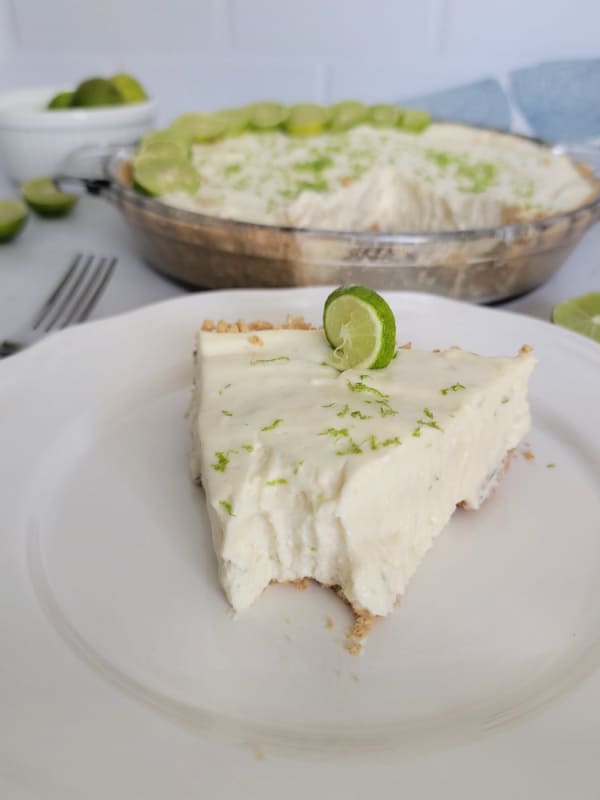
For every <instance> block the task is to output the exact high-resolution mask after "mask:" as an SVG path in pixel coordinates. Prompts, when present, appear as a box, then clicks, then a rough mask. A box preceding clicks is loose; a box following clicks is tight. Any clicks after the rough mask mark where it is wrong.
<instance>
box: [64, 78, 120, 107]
mask: <svg viewBox="0 0 600 800" xmlns="http://www.w3.org/2000/svg"><path fill="white" fill-rule="evenodd" d="M123 102H125V101H124V100H123V97H122V96H121V92H120V91H119V90H118V89H117V87H116V86H114V85H113V84H112V83H111V82H110V81H107V80H105V79H104V78H88V80H86V81H82V82H81V83H80V84H79V86H78V87H77V88H76V89H75V92H74V93H73V99H72V101H71V105H72V106H73V107H75V108H77V107H81V108H88V107H92V106H116V105H120V104H122V103H123Z"/></svg>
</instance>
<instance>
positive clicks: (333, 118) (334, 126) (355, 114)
mask: <svg viewBox="0 0 600 800" xmlns="http://www.w3.org/2000/svg"><path fill="white" fill-rule="evenodd" d="M367 114H368V109H367V107H366V105H365V104H364V103H360V102H359V101H358V100H345V101H344V102H342V103H336V104H335V105H333V106H331V108H330V109H329V128H330V129H331V130H332V131H347V130H349V128H353V127H354V126H355V125H360V123H361V122H364V121H365V120H366V118H367Z"/></svg>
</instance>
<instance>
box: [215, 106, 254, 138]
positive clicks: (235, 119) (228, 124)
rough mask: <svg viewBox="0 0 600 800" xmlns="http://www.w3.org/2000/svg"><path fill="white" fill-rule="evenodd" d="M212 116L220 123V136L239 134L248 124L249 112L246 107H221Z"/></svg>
mask: <svg viewBox="0 0 600 800" xmlns="http://www.w3.org/2000/svg"><path fill="white" fill-rule="evenodd" d="M213 116H214V117H215V118H216V120H217V123H220V124H221V125H222V128H223V130H222V134H220V135H222V136H239V135H240V133H243V132H244V131H245V130H247V129H248V126H249V125H250V114H249V113H248V109H246V108H223V109H221V111H217V112H216V113H215V114H214V115H213Z"/></svg>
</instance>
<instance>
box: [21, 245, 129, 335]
mask: <svg viewBox="0 0 600 800" xmlns="http://www.w3.org/2000/svg"><path fill="white" fill-rule="evenodd" d="M116 263H117V259H116V258H114V257H113V258H106V257H96V256H94V255H86V254H83V253H78V254H77V255H76V256H75V258H74V259H73V262H72V263H71V265H70V266H69V268H68V269H67V271H66V272H65V274H64V275H63V277H62V279H61V280H60V282H59V284H58V286H57V287H56V289H54V291H53V292H52V294H51V295H50V297H49V298H48V299H47V300H46V302H45V303H44V305H43V306H42V307H41V308H40V310H39V312H38V314H37V316H36V317H35V319H34V321H33V329H34V330H35V331H36V332H40V333H41V332H42V331H44V332H48V331H51V330H60V329H62V328H66V327H67V325H72V324H73V323H76V322H83V321H84V320H85V319H87V318H88V316H89V315H90V313H91V311H92V309H93V308H94V306H95V304H96V302H97V301H98V299H99V297H100V295H101V294H102V292H103V291H104V288H105V286H106V284H107V283H108V281H109V280H110V277H111V275H112V273H113V270H114V268H115V266H116Z"/></svg>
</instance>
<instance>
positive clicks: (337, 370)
mask: <svg viewBox="0 0 600 800" xmlns="http://www.w3.org/2000/svg"><path fill="white" fill-rule="evenodd" d="M319 366H320V367H331V369H334V370H335V371H336V372H343V371H344V370H343V369H340V368H339V367H336V365H335V364H330V363H329V362H328V361H321V362H320V363H319Z"/></svg>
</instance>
